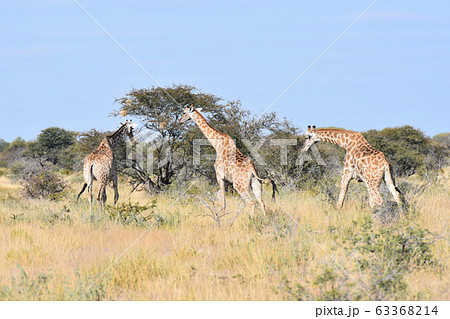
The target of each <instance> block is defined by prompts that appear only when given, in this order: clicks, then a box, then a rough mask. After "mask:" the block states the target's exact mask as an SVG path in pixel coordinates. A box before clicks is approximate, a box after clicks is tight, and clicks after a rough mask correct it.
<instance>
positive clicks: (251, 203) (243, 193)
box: [233, 184, 255, 216]
mask: <svg viewBox="0 0 450 319" xmlns="http://www.w3.org/2000/svg"><path fill="white" fill-rule="evenodd" d="M233 186H234V189H235V190H236V191H237V192H238V193H239V195H240V196H241V197H242V199H243V200H244V202H245V204H246V205H248V206H250V215H252V216H253V215H254V214H255V202H254V201H253V199H252V197H251V196H250V193H249V192H248V189H249V187H248V186H247V188H244V187H242V186H241V185H236V184H233ZM249 186H250V185H249Z"/></svg>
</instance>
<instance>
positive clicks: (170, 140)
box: [113, 85, 223, 190]
mask: <svg viewBox="0 0 450 319" xmlns="http://www.w3.org/2000/svg"><path fill="white" fill-rule="evenodd" d="M220 101H221V99H220V98H218V97H216V96H215V95H212V94H206V93H202V92H200V91H199V90H198V89H196V88H195V87H193V86H189V85H173V86H172V87H166V88H161V87H152V88H149V89H133V90H131V91H130V92H128V93H127V94H126V96H125V97H122V98H118V99H116V102H117V103H119V104H120V105H121V107H120V109H119V110H118V111H117V112H115V113H113V115H116V116H119V115H120V114H127V115H129V116H132V117H136V118H138V119H139V121H140V122H141V123H142V126H143V128H145V129H147V130H148V134H147V135H146V136H147V137H149V136H152V139H148V140H147V141H145V140H144V141H140V143H141V145H142V143H147V144H148V146H152V147H149V149H148V150H147V151H151V152H152V153H153V156H154V158H155V162H156V163H157V164H156V166H157V167H156V168H155V169H152V170H150V172H149V171H148V170H147V167H146V166H147V165H148V163H147V162H145V161H144V162H142V161H139V160H138V159H136V158H131V159H130V161H131V167H122V171H123V173H125V174H127V175H129V176H130V177H131V183H132V184H133V185H134V186H135V188H136V187H138V186H140V185H145V186H146V187H147V188H148V189H149V190H155V189H156V190H159V189H161V188H162V187H164V186H166V185H169V184H170V183H171V182H172V181H173V179H174V177H175V175H176V174H177V173H178V172H179V171H180V170H181V169H182V168H183V167H184V166H185V164H186V161H187V157H188V156H187V153H186V152H187V150H188V147H186V146H187V145H188V144H189V143H190V142H191V139H192V138H193V135H196V134H195V133H192V131H191V132H189V126H188V128H186V127H185V126H182V125H180V124H179V120H180V118H181V116H182V113H183V107H184V106H185V105H187V104H194V105H195V106H196V107H201V108H203V110H204V111H205V112H210V113H212V114H216V113H218V112H220V109H221V108H223V105H221V104H219V102H220ZM187 131H188V132H187ZM190 133H191V134H190ZM174 154H176V156H174ZM143 155H144V157H146V156H147V155H148V154H143ZM150 165H154V163H150Z"/></svg>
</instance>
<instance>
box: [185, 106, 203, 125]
mask: <svg viewBox="0 0 450 319" xmlns="http://www.w3.org/2000/svg"><path fill="white" fill-rule="evenodd" d="M201 110H202V109H201V108H198V109H196V108H195V107H194V104H191V105H190V106H189V105H186V107H185V108H184V111H183V113H184V114H183V116H182V117H181V119H180V123H184V122H186V121H188V120H190V119H192V116H193V115H194V113H195V111H197V112H200V111H201Z"/></svg>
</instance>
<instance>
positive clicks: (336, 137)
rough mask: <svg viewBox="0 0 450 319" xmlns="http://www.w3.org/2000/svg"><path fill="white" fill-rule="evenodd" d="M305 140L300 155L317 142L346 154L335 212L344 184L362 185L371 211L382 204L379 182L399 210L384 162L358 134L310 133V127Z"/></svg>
mask: <svg viewBox="0 0 450 319" xmlns="http://www.w3.org/2000/svg"><path fill="white" fill-rule="evenodd" d="M305 136H306V141H305V145H304V147H303V149H302V152H306V151H307V150H308V149H309V148H310V147H311V146H312V145H313V144H314V143H316V142H319V141H323V142H328V143H332V144H336V145H338V146H340V147H342V148H344V149H345V150H346V154H345V159H344V170H343V172H342V179H341V191H340V193H339V199H338V202H337V208H338V209H339V210H340V209H341V208H342V205H343V203H344V198H345V195H346V193H347V188H348V184H349V183H350V181H351V180H352V179H356V180H358V181H360V182H361V181H362V182H364V184H365V185H366V187H367V189H368V192H369V206H370V207H371V208H373V207H374V206H378V205H381V204H382V203H383V199H382V197H381V195H380V189H379V188H380V184H381V180H382V179H383V178H384V181H385V183H386V186H387V187H388V188H389V191H390V192H391V193H392V196H393V197H394V199H395V201H396V202H397V204H398V205H399V207H401V206H402V202H401V200H400V196H399V195H400V192H399V190H398V188H397V187H396V186H395V184H394V180H393V178H392V175H391V170H390V165H389V163H388V161H387V160H386V158H385V157H384V154H383V153H382V152H380V151H379V150H377V149H376V148H374V147H373V146H372V145H370V144H369V142H367V140H366V139H365V138H364V136H363V135H362V134H361V133H359V132H354V131H346V130H339V129H316V127H315V126H313V127H312V129H311V126H308V131H307V132H306V133H305Z"/></svg>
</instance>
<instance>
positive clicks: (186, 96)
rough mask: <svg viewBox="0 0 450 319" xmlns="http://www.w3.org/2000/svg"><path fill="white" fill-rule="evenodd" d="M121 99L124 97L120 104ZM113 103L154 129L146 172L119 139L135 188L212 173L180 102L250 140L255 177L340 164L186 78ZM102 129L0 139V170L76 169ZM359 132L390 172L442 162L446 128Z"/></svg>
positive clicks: (320, 171) (300, 174)
mask: <svg viewBox="0 0 450 319" xmlns="http://www.w3.org/2000/svg"><path fill="white" fill-rule="evenodd" d="M168 94H170V96H169V95H168ZM128 100H129V101H131V103H129V102H128V103H127V101H128ZM174 100H175V101H176V102H175V101H174ZM116 102H117V103H118V104H119V105H120V109H119V110H118V111H116V113H114V114H115V115H116V116H119V115H120V114H122V115H123V114H127V115H128V116H129V118H133V119H136V120H138V121H139V122H140V123H142V125H143V128H144V129H146V130H148V132H151V133H156V136H159V139H160V140H161V141H163V142H161V143H159V144H158V143H156V144H155V141H154V140H153V141H148V142H146V141H145V140H144V141H141V142H140V143H148V146H149V147H148V148H147V150H149V151H150V150H151V151H152V152H153V153H154V155H153V159H154V161H155V163H152V165H151V167H154V169H153V170H152V171H151V172H149V171H148V170H147V169H146V168H147V167H149V166H148V163H146V162H145V161H146V159H147V156H144V159H142V158H141V161H139V160H138V159H136V157H134V160H132V161H131V162H130V161H129V162H128V163H127V162H126V147H125V144H124V143H123V144H122V145H119V147H118V150H117V160H118V163H119V171H120V172H121V174H122V175H124V176H128V177H129V181H130V183H131V184H132V185H133V186H135V187H136V188H138V187H143V188H145V189H147V190H149V191H159V190H163V189H164V188H165V187H166V186H168V185H170V184H171V183H173V182H174V181H175V180H178V179H183V180H189V179H191V178H192V177H193V176H199V175H201V176H203V177H204V178H205V179H209V180H211V181H214V180H215V174H214V168H213V163H212V161H211V160H209V161H201V162H200V163H199V164H196V165H194V163H193V160H192V156H193V143H192V141H193V140H194V139H200V138H203V136H202V133H201V132H200V130H198V128H197V127H195V126H194V125H192V124H190V125H184V126H182V125H180V124H179V123H178V121H179V118H180V116H181V113H182V112H181V110H182V109H181V107H180V105H181V106H184V105H186V104H191V103H193V104H194V105H195V106H196V107H201V108H203V111H202V113H203V114H204V115H205V117H206V118H207V120H208V122H209V123H210V124H211V125H213V126H214V127H216V128H217V129H219V130H220V131H222V132H225V133H227V134H229V135H230V136H231V137H232V138H233V139H234V140H235V141H236V145H237V146H238V148H239V149H240V150H241V151H242V152H243V153H244V154H246V155H250V156H251V155H252V154H251V152H250V150H249V149H248V146H249V144H248V142H246V141H252V142H251V145H257V146H258V147H257V151H258V154H260V155H261V157H262V159H263V163H260V162H258V161H256V163H257V166H258V167H257V169H258V171H259V172H260V174H261V175H262V176H269V177H271V178H273V179H275V180H277V182H278V183H279V184H281V185H283V184H284V185H289V186H291V187H296V188H302V187H304V185H306V184H308V183H311V182H314V181H317V180H318V179H321V178H323V177H324V176H326V175H329V174H331V173H337V172H338V171H339V169H340V168H341V167H342V161H343V158H344V150H342V149H340V148H338V147H336V146H334V145H330V144H326V143H319V144H318V151H319V154H320V157H321V158H322V160H323V163H325V165H319V163H318V162H317V158H315V157H314V156H310V157H309V160H306V161H301V162H299V152H300V149H301V147H302V144H303V141H304V136H303V134H302V128H299V127H296V126H295V125H294V124H293V123H292V122H291V121H290V120H288V119H286V118H284V119H281V118H279V117H278V115H277V114H276V113H268V114H264V115H263V116H262V117H261V118H259V117H258V116H256V115H255V114H252V113H251V112H250V111H248V110H246V109H244V108H243V107H242V105H241V103H240V101H227V102H224V101H222V99H220V98H218V97H216V96H214V95H212V94H206V93H202V92H200V91H199V90H198V89H196V88H194V87H191V86H188V85H174V86H172V87H166V88H164V89H163V88H155V87H153V88H149V89H133V90H131V91H130V92H129V93H128V94H127V95H126V96H124V97H122V98H119V99H117V100H116ZM118 122H119V121H118ZM317 124H319V125H320V123H317ZM337 124H338V123H337ZM111 129H115V128H111ZM108 133H111V132H104V131H98V130H96V129H91V130H89V131H86V132H73V131H68V130H66V129H64V128H59V127H49V128H46V129H44V130H42V131H41V133H40V134H39V135H38V136H37V138H36V139H35V140H32V141H25V140H23V139H22V138H20V137H18V138H16V139H15V140H14V141H12V142H11V143H8V142H6V141H4V140H2V139H0V173H1V174H9V175H11V176H13V177H19V176H20V175H21V174H22V173H23V171H24V170H26V168H27V166H29V165H30V162H33V163H34V164H33V165H35V163H40V164H41V165H42V166H46V167H48V166H50V167H52V168H53V169H54V170H55V171H56V170H59V171H62V172H66V173H71V172H76V171H81V170H82V162H83V158H84V156H86V155H87V154H89V153H90V152H92V151H93V150H95V149H96V148H97V146H98V145H99V143H100V141H101V140H102V138H103V137H104V136H105V135H107V134H108ZM362 133H363V135H364V136H365V138H366V139H367V140H368V141H369V143H371V144H372V145H373V146H374V147H376V148H377V149H379V150H380V151H382V152H383V153H384V154H385V155H386V157H387V158H388V160H389V161H390V163H391V164H392V166H393V169H394V173H395V174H396V175H397V176H409V175H412V174H430V173H433V174H435V173H438V172H439V170H441V169H442V168H443V167H444V166H445V165H447V164H448V159H449V154H450V133H441V134H438V135H436V136H434V137H433V138H430V137H427V136H426V135H425V134H424V133H423V132H422V131H420V130H419V129H416V128H414V127H412V126H409V125H405V126H402V127H395V128H385V129H383V130H369V131H367V132H362ZM154 136H155V135H154ZM276 139H285V140H288V139H289V140H290V141H291V142H290V144H289V146H288V147H287V150H288V151H287V162H286V163H281V162H280V146H279V144H277V143H273V142H271V141H272V140H276ZM292 141H294V142H292ZM295 141H296V144H295ZM294 144H295V145H294ZM141 146H142V144H141ZM150 146H151V147H150ZM168 150H170V151H168ZM202 152H203V153H206V154H214V150H213V148H212V147H202ZM168 154H169V155H170V156H168ZM202 158H204V156H202ZM158 163H159V164H158ZM161 163H162V164H161ZM299 163H300V164H299Z"/></svg>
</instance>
